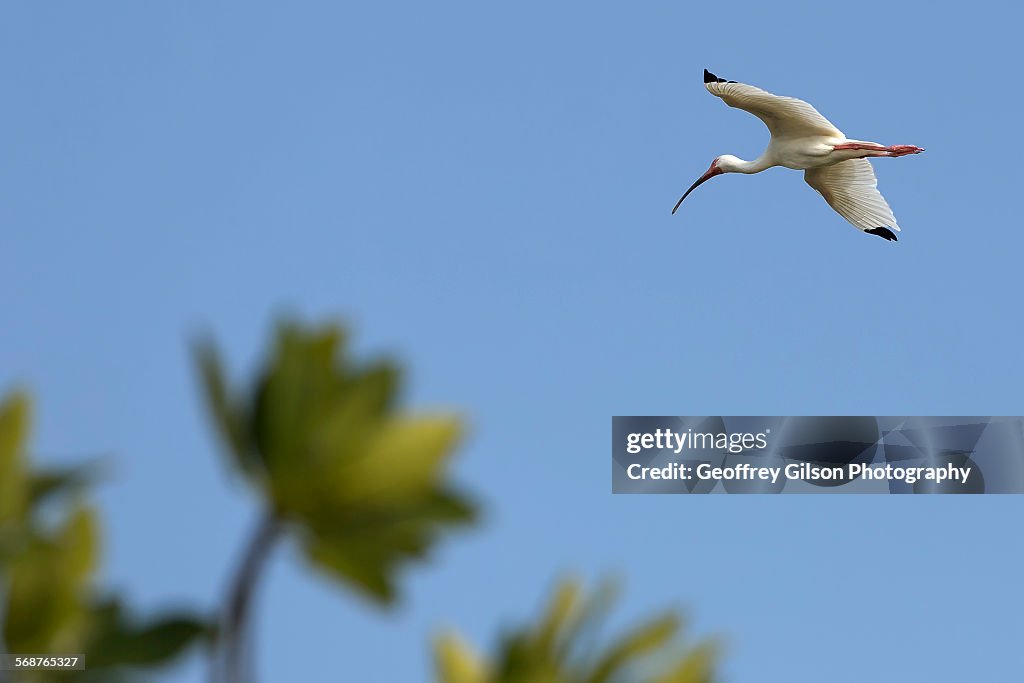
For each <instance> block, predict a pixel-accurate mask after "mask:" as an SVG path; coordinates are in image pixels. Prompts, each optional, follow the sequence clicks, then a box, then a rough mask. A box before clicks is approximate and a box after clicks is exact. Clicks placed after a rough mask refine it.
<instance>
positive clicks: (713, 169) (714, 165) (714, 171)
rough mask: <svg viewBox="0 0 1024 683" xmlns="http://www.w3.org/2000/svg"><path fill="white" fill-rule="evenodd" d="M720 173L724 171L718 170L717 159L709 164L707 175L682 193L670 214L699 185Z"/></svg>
mask: <svg viewBox="0 0 1024 683" xmlns="http://www.w3.org/2000/svg"><path fill="white" fill-rule="evenodd" d="M722 173H724V171H723V170H722V169H720V168H718V159H715V160H714V161H712V162H711V168H709V169H708V170H707V173H705V174H704V175H702V176H701V177H700V178H698V179H697V182H695V183H694V184H693V185H690V189H689V190H687V191H686V192H684V193H683V196H682V197H680V198H679V201H678V202H676V205H675V206H673V207H672V213H673V214H674V213H675V212H676V209H678V208H679V205H680V204H682V203H683V200H684V199H686V197H687V196H688V195H689V194H690V193H691V192H693V191H694V190H695V189H697V186H698V185H700V184H701V183H703V182H706V181H708V180H711V179H712V178H714V177H715V176H716V175H721V174H722Z"/></svg>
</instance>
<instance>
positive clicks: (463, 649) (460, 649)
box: [434, 633, 490, 683]
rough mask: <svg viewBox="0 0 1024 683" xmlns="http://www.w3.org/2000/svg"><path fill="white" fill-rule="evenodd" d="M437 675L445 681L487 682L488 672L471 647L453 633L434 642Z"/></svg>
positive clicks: (447, 682) (460, 682)
mask: <svg viewBox="0 0 1024 683" xmlns="http://www.w3.org/2000/svg"><path fill="white" fill-rule="evenodd" d="M434 652H435V657H436V662H437V671H438V677H439V678H440V680H441V681H444V682H445V683H487V681H488V680H490V678H489V676H490V673H489V672H488V670H487V667H486V665H485V664H484V662H483V660H482V659H481V658H480V656H479V655H478V654H477V653H476V652H474V651H473V648H472V647H471V646H470V645H469V644H468V643H466V642H465V641H463V640H462V639H461V638H460V637H459V636H458V635H457V634H455V633H446V634H444V635H442V636H441V637H439V638H438V639H437V640H436V642H435V643H434Z"/></svg>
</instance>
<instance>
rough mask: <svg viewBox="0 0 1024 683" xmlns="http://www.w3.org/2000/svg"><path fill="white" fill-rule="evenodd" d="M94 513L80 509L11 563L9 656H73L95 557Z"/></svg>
mask: <svg viewBox="0 0 1024 683" xmlns="http://www.w3.org/2000/svg"><path fill="white" fill-rule="evenodd" d="M98 543H99V541H98V531H97V528H96V519H95V513H94V511H93V510H92V509H91V508H89V507H87V506H85V505H82V504H79V505H78V506H77V507H76V508H75V509H74V510H73V511H72V512H71V514H70V515H69V516H68V518H67V519H66V520H65V522H64V524H63V525H62V527H61V528H59V529H58V530H57V531H56V533H54V534H52V535H42V534H40V535H35V536H34V537H32V538H31V540H30V542H29V544H28V546H27V547H26V548H25V549H24V550H23V551H22V552H21V553H20V554H19V555H18V556H16V557H15V558H13V560H12V561H11V562H10V566H9V568H8V585H7V604H6V613H5V615H4V627H3V633H4V637H5V639H6V644H7V647H8V649H9V650H10V651H11V652H39V653H47V652H75V651H77V648H76V646H77V645H79V644H80V642H81V637H82V634H83V630H84V628H85V618H86V607H85V600H86V596H87V590H88V588H89V580H90V575H91V573H92V570H93V568H94V565H95V562H96V556H97V552H98V547H97V546H98Z"/></svg>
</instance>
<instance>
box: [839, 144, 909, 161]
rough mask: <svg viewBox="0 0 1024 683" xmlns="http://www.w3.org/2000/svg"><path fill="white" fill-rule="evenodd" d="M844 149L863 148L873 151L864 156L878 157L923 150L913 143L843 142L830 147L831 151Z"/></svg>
mask: <svg viewBox="0 0 1024 683" xmlns="http://www.w3.org/2000/svg"><path fill="white" fill-rule="evenodd" d="M844 149H852V150H863V151H865V152H873V154H868V155H865V156H879V157H902V156H906V155H907V154H920V153H921V152H923V151H924V148H923V147H916V146H914V145H891V146H889V147H885V146H883V145H872V144H870V143H866V142H844V143H843V144H841V145H836V146H835V147H833V148H832V151H833V152H838V151H840V150H844Z"/></svg>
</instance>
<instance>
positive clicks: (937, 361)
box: [0, 0, 1024, 683]
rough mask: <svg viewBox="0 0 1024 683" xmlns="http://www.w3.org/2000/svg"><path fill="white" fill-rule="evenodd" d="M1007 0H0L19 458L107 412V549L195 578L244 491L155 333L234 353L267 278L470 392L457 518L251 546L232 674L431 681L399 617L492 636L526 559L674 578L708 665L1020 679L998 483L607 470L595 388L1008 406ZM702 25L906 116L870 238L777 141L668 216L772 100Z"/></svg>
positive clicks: (465, 401)
mask: <svg viewBox="0 0 1024 683" xmlns="http://www.w3.org/2000/svg"><path fill="white" fill-rule="evenodd" d="M1009 7H1010V6H1009V5H1008V4H1007V3H1005V2H973V3H971V4H970V5H969V6H964V5H962V4H953V5H949V4H947V5H936V4H933V3H893V2H870V1H866V2H861V3H858V4H857V6H856V7H852V6H847V5H841V4H834V3H832V4H830V3H821V2H814V3H806V4H795V3H784V2H777V3H753V2H750V3H730V2H714V3H712V2H705V3H678V2H677V3H669V2H648V3H614V4H611V3H593V2H574V3H549V2H543V3H542V2H519V3H503V4H502V5H500V6H495V5H494V3H479V2H459V3H427V4H424V3H411V2H405V3H397V2H379V3H336V2H327V1H322V2H299V1H296V2H287V3H286V2H228V1H222V2H199V1H189V2H186V1H183V0H174V1H173V2H171V1H166V2H146V3H139V2H127V1H123V2H89V3H76V2H60V3H39V2H29V1H27V0H25V1H18V2H15V1H11V2H7V3H4V6H3V8H2V9H0V82H2V83H3V93H2V103H0V131H2V132H0V223H2V238H0V246H2V249H0V251H2V255H3V267H2V268H0V292H2V294H0V296H2V303H3V310H4V314H5V318H4V325H3V331H2V334H0V363H2V364H0V384H2V386H4V387H9V386H12V385H13V384H14V383H15V382H23V383H25V384H27V385H28V386H29V387H31V389H32V390H33V391H34V392H35V393H36V395H37V396H38V397H39V400H40V405H39V415H38V418H39V419H38V431H37V434H36V446H37V449H38V450H39V451H40V452H41V453H42V454H43V456H44V457H45V458H47V459H48V460H50V461H56V460H63V459H73V458H77V457H79V456H85V455H89V454H93V453H97V452H110V453H114V454H116V455H117V465H118V466H117V470H116V477H115V479H114V480H113V481H112V482H110V483H109V484H107V485H106V486H104V487H103V489H102V493H101V495H100V496H99V499H100V502H101V503H102V505H103V512H104V517H105V521H106V523H107V529H108V532H109V536H108V543H107V553H106V556H105V557H106V562H105V566H104V578H105V580H107V581H108V582H109V583H110V584H111V585H114V586H117V587H120V588H123V589H125V590H127V591H128V592H129V594H130V595H131V597H132V598H133V599H134V600H135V601H136V602H137V603H138V604H140V605H143V606H146V607H157V606H160V605H163V604H167V602H168V601H171V602H174V601H180V602H184V603H188V604H197V605H204V606H210V605H212V604H213V602H212V601H213V600H214V597H215V596H216V595H218V594H219V591H220V590H221V588H222V587H223V583H224V581H225V579H226V576H227V574H228V571H229V569H230V567H231V566H232V565H233V562H234V559H235V554H236V552H237V550H238V548H239V546H240V544H241V540H242V536H243V535H244V534H246V533H248V530H249V528H250V525H251V524H252V523H253V521H254V518H255V508H254V506H253V503H254V501H253V499H252V498H251V497H250V496H248V495H247V494H246V492H244V490H243V489H241V488H240V487H239V486H237V485H235V484H234V483H233V482H232V480H231V479H230V478H229V477H228V476H227V475H226V471H225V469H224V467H222V463H221V461H220V460H219V459H218V457H217V455H218V454H217V452H216V447H215V442H214V440H213V438H212V436H211V434H210V431H209V429H208V425H207V423H206V421H205V416H204V414H203V412H202V410H201V404H200V402H199V401H198V393H197V388H196V383H195V381H194V376H193V374H192V372H191V366H190V359H189V356H188V348H187V342H188V339H189V338H190V335H192V334H194V333H195V332H197V331H199V330H203V329H208V330H210V331H212V332H213V333H215V334H216V336H217V337H218V338H219V340H220V341H221V343H222V345H223V346H224V347H225V348H226V350H227V352H228V353H229V355H230V358H231V360H232V365H233V369H234V371H235V372H236V374H239V375H240V374H242V373H244V372H247V371H248V370H249V369H251V368H252V367H253V363H254V362H255V361H256V359H257V358H258V357H259V355H260V353H261V352H262V350H263V347H264V343H265V341H266V339H267V337H268V332H269V329H270V325H271V322H272V319H273V317H274V315H275V313H277V312H279V311H283V310H291V311H295V312H297V313H299V314H301V315H303V316H307V317H308V319H311V320H323V319H332V318H339V319H344V320H347V321H349V322H350V323H351V324H352V325H353V326H354V330H355V332H356V335H357V340H358V347H359V349H360V351H361V352H390V353H395V354H398V355H400V356H401V358H403V359H404V360H405V361H406V362H407V364H408V367H409V368H411V373H410V384H409V387H408V389H409V391H408V399H409V404H410V405H420V406H438V405H442V406H456V407H461V408H464V409H465V411H466V412H467V414H468V415H469V416H470V421H471V436H470V438H469V440H468V442H467V444H466V447H465V449H464V450H463V452H462V454H461V457H460V458H459V461H458V463H457V466H456V475H457V477H458V479H459V480H460V481H462V482H463V483H464V484H465V485H466V486H467V487H469V488H471V489H472V490H474V491H476V492H477V493H478V495H479V496H480V497H481V498H482V499H483V500H484V501H486V503H487V511H488V514H487V518H486V522H485V524H484V525H483V526H482V527H480V528H479V529H478V530H477V531H476V532H473V533H469V534H465V535H463V536H461V537H457V538H453V539H452V540H450V541H449V542H448V543H446V544H444V545H443V547H442V549H441V552H439V553H438V554H437V555H436V556H435V562H434V563H433V564H431V565H429V566H420V567H417V568H415V569H413V570H411V571H409V572H408V573H407V575H406V578H407V582H406V584H405V586H406V590H405V597H406V600H405V602H404V604H403V606H402V608H401V609H400V610H399V611H397V612H395V613H393V614H387V615H382V614H381V613H379V612H378V611H376V610H375V609H373V608H371V607H369V606H368V605H367V604H366V603H364V602H363V601H360V600H358V599H353V598H352V597H351V596H350V595H349V594H346V593H345V592H343V591H340V590H338V589H337V588H336V587H334V586H333V585H331V584H328V583H327V582H324V581H321V580H319V579H317V578H310V577H309V576H308V575H307V573H306V572H305V570H304V568H303V566H302V564H301V561H300V560H299V558H298V557H297V556H296V554H295V553H294V552H293V549H292V548H290V547H282V548H280V549H279V552H278V553H277V554H276V555H275V557H274V561H273V564H272V566H271V569H270V571H269V573H268V574H267V576H266V577H265V578H266V582H265V583H264V584H263V591H262V595H261V600H260V603H259V615H258V616H259V621H258V624H259V627H258V634H257V637H258V644H259V664H260V669H261V670H262V673H263V675H262V680H264V681H285V680H303V681H306V680H308V681H333V680H339V678H338V675H339V674H336V673H330V672H324V671H322V670H321V669H320V661H321V660H319V659H318V658H317V655H320V654H323V653H328V654H330V655H332V656H336V657H338V658H339V659H340V660H341V661H342V662H344V664H343V666H344V667H346V669H348V670H351V671H352V672H353V673H352V674H350V675H349V676H347V677H346V680H353V681H385V682H389V681H403V682H404V681H419V680H428V676H427V671H428V661H429V660H428V649H427V637H428V635H429V634H430V633H431V631H432V629H434V628H435V627H437V626H439V625H443V624H452V625H455V626H457V627H458V628H459V629H461V630H462V631H464V632H465V633H467V634H468V635H469V636H470V637H471V638H472V639H473V640H474V641H475V642H477V643H478V644H481V645H483V644H489V643H490V641H491V638H492V637H493V636H494V635H495V634H496V633H497V630H498V627H499V626H500V625H501V624H505V623H508V622H509V621H510V620H517V619H520V618H523V617H525V616H527V615H529V614H532V613H533V612H534V611H535V609H536V606H537V604H538V603H539V601H540V598H541V596H542V595H543V594H544V593H545V592H546V591H547V589H548V588H549V586H550V580H551V579H552V578H553V577H554V576H556V575H557V574H559V572H561V571H563V570H577V571H579V572H581V573H583V574H584V575H585V576H588V577H597V576H600V575H602V574H604V573H605V572H615V573H618V574H620V575H621V576H622V577H623V578H624V579H625V580H626V591H625V603H624V605H623V615H624V617H625V618H628V617H629V616H630V615H634V616H635V615H637V614H640V613H644V612H647V611H649V610H651V609H654V608H658V607H662V606H666V605H680V606H682V607H684V608H685V609H687V610H688V611H689V613H690V614H691V615H692V616H693V618H694V620H695V628H696V629H697V631H698V632H700V633H703V634H712V633H720V634H722V635H724V636H726V637H727V639H728V641H729V649H728V652H727V656H726V658H725V660H724V667H725V672H726V674H727V676H726V680H727V681H731V682H734V683H742V682H747V681H786V682H787V683H802V682H805V681H806V682H808V683H810V682H813V683H818V682H819V681H822V680H828V681H834V682H850V683H853V682H858V683H859V682H861V681H865V680H871V681H880V682H885V681H908V680H913V681H929V683H961V682H962V681H965V680H978V681H982V680H983V681H1009V680H1015V679H1016V677H1017V676H1019V675H1020V674H1019V672H1020V668H1021V666H1020V642H1021V639H1022V636H1024V588H1022V585H1021V579H1020V575H1021V565H1022V557H1024V556H1022V553H1021V548H1020V542H1019V533H1018V530H1019V526H1020V520H1021V518H1022V513H1024V498H1022V497H1002V498H998V497H983V498H973V499H960V498H948V499H945V498H939V497H932V498H910V497H905V498H904V497H868V496H864V497H860V496H824V497H822V496H812V497H798V496H793V497H781V498H774V497H729V496H709V497H655V496H648V497H645V496H620V497H613V496H612V495H611V493H610V481H609V463H608V458H609V443H608V440H609V435H610V419H609V417H610V416H611V415H613V414H635V415H644V414H655V415H661V414H682V415H687V414H713V415H717V414H726V415H728V414H755V415H762V414H767V415H789V414H798V415H799V414H898V415H916V414H924V415H927V414H967V415H974V414H1020V412H1021V406H1022V403H1021V389H1020V387H1021V383H1022V380H1024V365H1022V363H1021V351H1020V348H1021V329H1022V327H1021V316H1020V287H1021V284H1020V283H1021V271H1020V265H1021V252H1022V249H1024V233H1022V232H1021V230H1020V225H1021V221H1020V214H1019V197H1020V192H1021V187H1022V186H1024V182H1022V181H1024V178H1022V177H1021V170H1020V168H1021V167H1020V165H1019V164H1011V165H1008V166H1005V167H1003V166H1002V165H1001V163H1000V159H1001V158H1004V156H1005V155H1008V158H1010V159H1013V158H1015V157H1016V156H1017V155H1016V154H1015V153H1014V151H1013V147H1012V145H1013V144H1014V143H1015V141H1014V140H1013V139H1011V138H1008V137H1007V134H1006V131H1011V130H1016V128H1017V127H1018V125H1019V116H1020V110H1021V108H1022V101H1021V93H1020V91H1019V89H1018V88H1016V87H1015V84H1016V83H1017V76H1016V75H1015V71H1016V69H1017V67H1018V66H1019V63H1020V55H1019V44H1020V36H1019V31H1018V28H1019V26H1020V24H1021V21H1022V18H1024V17H1022V14H1021V11H1020V10H1019V9H1018V8H1012V9H1010V8H1009ZM704 67H708V68H710V69H712V70H713V71H715V72H716V73H718V74H720V75H723V76H725V77H727V78H731V79H736V80H742V81H746V82H750V83H753V84H757V85H760V86H762V87H765V88H767V89H769V90H772V91H774V92H777V93H780V94H786V95H793V96H798V97H803V98H805V99H807V100H809V101H810V102H812V103H813V104H814V105H815V106H816V107H817V108H818V109H819V110H820V111H821V112H823V113H824V114H825V115H826V116H828V117H830V118H831V119H832V120H833V121H834V122H835V123H836V124H837V125H838V126H839V127H840V128H841V129H843V130H844V131H845V132H846V133H847V134H849V135H850V136H851V137H856V138H861V139H868V140H876V141H880V142H884V143H886V144H896V143H908V144H916V145H920V146H922V147H925V148H927V150H928V151H927V152H926V153H925V154H923V155H920V156H916V157H906V158H900V159H884V160H880V161H877V162H876V163H875V167H876V169H877V172H878V176H879V182H880V187H881V188H882V190H883V192H884V193H885V195H886V197H887V198H888V199H889V201H890V203H891V205H892V206H893V209H894V210H895V213H896V216H897V217H898V219H899V221H900V224H901V226H902V227H903V233H902V234H901V240H900V242H899V243H898V244H892V243H888V242H885V241H884V240H881V239H878V238H876V237H872V236H868V235H863V234H860V233H858V232H857V231H856V230H854V229H853V228H852V227H850V226H848V225H847V224H846V223H845V222H844V221H843V220H842V219H841V218H840V217H838V216H837V215H835V214H834V213H833V212H832V211H831V210H830V209H829V208H828V207H827V206H826V205H825V203H824V202H822V201H821V199H820V198H819V197H818V196H817V195H816V194H815V193H814V192H813V191H812V190H811V189H810V188H809V187H807V186H806V185H805V184H804V183H803V179H802V176H801V174H799V173H796V172H792V171H787V170H783V169H774V170H772V171H769V172H766V173H763V174H760V175H758V176H754V177H744V176H726V177H724V178H716V179H715V180H713V181H711V182H710V183H708V184H707V185H706V186H704V187H701V188H700V190H698V191H697V192H695V193H694V195H693V196H692V197H691V198H689V199H688V200H687V203H686V205H684V206H683V207H682V210H681V212H680V213H679V214H677V215H676V216H670V215H669V209H671V207H672V204H673V203H674V202H675V200H676V199H677V198H678V196H679V194H680V193H681V191H682V190H684V189H685V188H686V187H687V186H688V185H689V184H690V183H691V182H692V181H693V180H694V179H695V178H696V177H697V176H698V175H699V174H700V173H702V172H703V171H704V170H705V169H706V168H707V166H708V164H709V163H710V161H711V159H712V158H714V157H715V156H716V155H719V154H723V153H732V154H736V155H739V156H742V157H745V158H748V159H749V158H753V157H756V156H757V154H759V153H760V152H761V150H762V148H763V146H764V145H765V144H766V142H767V132H766V131H765V129H764V127H763V126H762V124H761V123H760V122H759V121H757V120H756V119H754V118H753V117H750V116H749V115H747V114H745V113H743V112H739V111H735V110H731V109H728V108H727V107H726V106H725V105H724V104H723V103H722V102H720V101H718V100H716V99H715V98H713V97H712V96H710V95H709V94H708V93H707V92H705V90H704V89H703V87H702V85H701V69H703V68H704ZM1007 144H1009V145H1010V147H1009V149H1006V150H1003V149H1001V145H1007ZM202 673H203V668H202V666H201V665H200V662H199V661H198V660H195V659H194V660H192V661H189V662H187V663H185V664H184V665H182V666H181V667H179V668H178V669H177V670H175V672H174V673H173V674H172V675H171V676H170V677H169V678H168V680H171V681H198V680H200V679H201V675H202Z"/></svg>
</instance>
